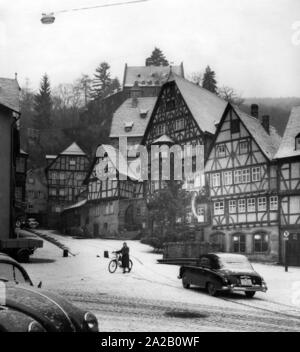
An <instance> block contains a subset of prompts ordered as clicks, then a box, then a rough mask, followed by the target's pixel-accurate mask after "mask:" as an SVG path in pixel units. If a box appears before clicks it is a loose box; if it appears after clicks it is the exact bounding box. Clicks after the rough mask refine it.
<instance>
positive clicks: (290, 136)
mask: <svg viewBox="0 0 300 352" xmlns="http://www.w3.org/2000/svg"><path fill="white" fill-rule="evenodd" d="M299 133H300V106H295V107H293V108H292V111H291V114H290V117H289V120H288V123H287V126H286V129H285V132H284V135H283V137H282V141H281V143H280V147H279V149H278V151H277V153H276V155H275V158H276V159H281V158H288V157H292V156H300V150H299V149H298V150H296V148H295V147H296V144H295V143H296V137H297V136H298V135H299Z"/></svg>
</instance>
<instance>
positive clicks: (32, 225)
mask: <svg viewBox="0 0 300 352" xmlns="http://www.w3.org/2000/svg"><path fill="white" fill-rule="evenodd" d="M26 226H27V227H29V228H30V229H36V228H37V227H38V226H39V223H38V222H37V221H36V219H34V218H29V219H27V222H26Z"/></svg>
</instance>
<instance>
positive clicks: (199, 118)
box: [168, 72, 227, 134]
mask: <svg viewBox="0 0 300 352" xmlns="http://www.w3.org/2000/svg"><path fill="white" fill-rule="evenodd" d="M172 81H175V83H176V85H177V87H178V89H179V91H180V93H181V95H182V97H183V98H184V100H185V102H186V104H187V106H188V108H189V110H190V111H191V113H192V115H193V117H194V119H195V120H196V122H197V124H198V126H199V128H200V129H201V130H202V131H203V132H209V133H211V134H214V133H215V131H216V123H218V122H219V121H220V119H221V117H222V115H223V113H224V111H225V108H226V106H227V102H226V101H225V100H223V99H221V98H220V97H218V96H217V95H216V94H214V93H212V92H210V91H208V90H207V89H204V88H202V87H200V86H198V85H196V84H194V83H192V82H190V81H188V80H186V79H184V78H182V77H180V76H178V75H176V74H174V72H173V73H172V74H171V75H170V77H169V80H168V82H172Z"/></svg>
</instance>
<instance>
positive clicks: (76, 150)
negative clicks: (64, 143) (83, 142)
mask: <svg viewBox="0 0 300 352" xmlns="http://www.w3.org/2000/svg"><path fill="white" fill-rule="evenodd" d="M60 155H84V156H85V155H86V154H85V152H84V151H83V150H82V149H81V148H80V147H79V146H78V144H77V143H75V142H74V143H72V144H71V145H70V146H69V147H68V148H67V149H65V150H64V151H63V152H61V153H60Z"/></svg>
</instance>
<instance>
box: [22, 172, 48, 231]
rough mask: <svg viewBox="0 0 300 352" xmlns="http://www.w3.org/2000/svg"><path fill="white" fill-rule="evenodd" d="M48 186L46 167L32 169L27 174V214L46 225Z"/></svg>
mask: <svg viewBox="0 0 300 352" xmlns="http://www.w3.org/2000/svg"><path fill="white" fill-rule="evenodd" d="M47 211H48V187H47V179H46V174H45V169H44V168H38V169H30V170H28V171H27V175H26V214H27V216H28V217H33V218H35V219H36V220H37V221H38V222H39V223H40V225H41V226H43V225H46V224H47V221H46V216H47Z"/></svg>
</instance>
